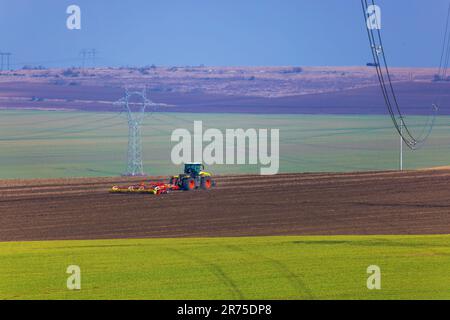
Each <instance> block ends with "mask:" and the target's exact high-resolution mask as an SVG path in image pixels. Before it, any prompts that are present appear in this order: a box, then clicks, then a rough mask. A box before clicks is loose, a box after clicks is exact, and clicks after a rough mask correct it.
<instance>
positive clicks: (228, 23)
mask: <svg viewBox="0 0 450 320" xmlns="http://www.w3.org/2000/svg"><path fill="white" fill-rule="evenodd" d="M449 2H450V0H432V1H426V0H379V1H377V3H378V4H379V5H380V6H381V8H382V23H383V34H384V39H385V47H386V52H387V53H388V56H389V61H390V64H391V65H393V66H394V65H395V66H430V67H433V66H436V65H437V64H438V63H439V58H440V50H441V45H442V38H443V31H444V30H443V29H444V23H445V18H446V12H447V9H448V5H449ZM70 4H76V5H79V6H80V7H81V11H82V29H81V30H68V29H67V28H66V19H67V16H68V15H67V14H66V8H67V6H68V5H70ZM366 37H367V35H366V33H365V30H364V24H363V17H362V13H361V6H360V1H359V0H128V1H119V0H109V1H108V0H71V1H66V0H38V1H36V0H0V50H3V51H10V52H12V53H13V54H14V57H13V63H14V64H15V65H17V66H19V65H21V64H23V63H26V62H30V63H34V64H36V63H41V64H43V65H46V66H70V65H78V64H79V60H77V59H79V52H80V50H81V49H82V48H96V49H97V50H98V52H99V54H98V55H99V60H98V62H99V64H102V65H112V66H120V65H133V66H138V65H150V64H156V65H164V66H169V65H200V64H205V65H210V66H212V65H217V66H223V65H233V66H236V65H239V66H241V65H242V66H244V65H249V66H255V65H264V66H270V65H274V66H279V65H299V66H324V65H333V66H352V65H364V64H365V63H366V62H368V61H370V51H369V49H368V41H367V38H366Z"/></svg>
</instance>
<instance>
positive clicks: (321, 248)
mask: <svg viewBox="0 0 450 320" xmlns="http://www.w3.org/2000/svg"><path fill="white" fill-rule="evenodd" d="M449 243H450V236H352V237H350V236H340V237H256V238H206V239H146V240H96V241H50V242H21V243H19V242H17V243H0V261H1V262H0V298H1V299H450V273H449V270H450V246H449ZM69 265H78V266H79V267H80V268H81V290H79V291H69V290H68V289H67V288H66V280H67V277H68V276H69V275H68V274H66V268H67V267H68V266H69ZM369 265H378V266H379V267H380V268H381V287H382V288H381V290H368V289H367V287H366V281H367V277H368V276H369V275H368V274H367V273H366V270H367V267H368V266H369Z"/></svg>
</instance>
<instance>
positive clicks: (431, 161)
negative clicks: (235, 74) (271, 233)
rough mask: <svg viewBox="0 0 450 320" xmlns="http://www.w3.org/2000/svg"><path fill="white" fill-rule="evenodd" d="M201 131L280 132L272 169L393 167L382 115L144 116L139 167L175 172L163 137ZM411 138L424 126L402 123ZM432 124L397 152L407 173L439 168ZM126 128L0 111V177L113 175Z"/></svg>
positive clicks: (93, 118) (441, 132)
mask: <svg viewBox="0 0 450 320" xmlns="http://www.w3.org/2000/svg"><path fill="white" fill-rule="evenodd" d="M194 120H202V121H203V127H204V129H206V128H218V129H220V130H222V131H224V130H225V129H226V128H230V129H235V128H243V129H248V128H255V129H258V128H278V129H280V172H282V173H288V172H348V171H368V170H392V169H397V168H398V147H399V141H398V138H397V136H396V134H395V132H394V129H393V127H392V124H391V122H390V119H389V118H388V116H374V115H372V116H356V115H355V116H352V115H348V116H344V115H343V116H331V115H249V114H201V113H198V114H180V113H153V114H149V115H148V116H147V118H146V120H145V123H144V126H143V144H144V165H145V169H146V172H147V173H148V174H151V175H168V174H171V173H173V172H177V171H178V170H179V168H177V167H175V166H174V165H172V163H171V161H170V152H171V148H172V146H173V145H174V144H175V143H171V142H170V137H171V133H172V131H173V130H174V129H176V128H186V129H188V130H190V131H191V132H192V131H193V121H194ZM407 120H408V121H409V123H411V124H412V125H413V126H414V125H415V128H414V130H415V131H416V132H417V133H420V132H421V131H422V130H423V126H422V125H423V124H425V122H426V121H427V119H426V118H424V117H410V118H408V119H407ZM449 120H450V117H447V116H441V117H439V118H438V119H437V122H436V126H435V131H434V132H433V135H432V137H431V139H430V141H429V142H428V144H427V145H426V146H425V147H424V148H423V149H420V150H418V151H415V152H414V153H412V152H410V151H405V160H404V161H405V166H406V168H409V169H416V168H423V167H434V166H446V165H448V164H449V163H448V159H449V157H450V148H448V147H447V146H448V145H449V144H450V142H449V138H450V135H449V133H448V128H449V126H448V123H449ZM127 134H128V128H127V125H126V118H125V116H124V115H123V114H122V115H119V114H118V113H93V112H90V113H83V112H63V111H36V110H33V111H31V110H29V111H25V110H21V111H18V110H17V111H15V110H2V111H0V155H1V156H0V179H9V178H22V179H26V178H56V177H97V176H118V175H120V174H121V173H123V172H124V170H125V161H126V148H127V139H128V137H127ZM210 169H211V171H213V172H215V173H216V174H221V173H258V170H259V168H258V167H257V166H252V165H245V166H242V165H215V166H211V167H210Z"/></svg>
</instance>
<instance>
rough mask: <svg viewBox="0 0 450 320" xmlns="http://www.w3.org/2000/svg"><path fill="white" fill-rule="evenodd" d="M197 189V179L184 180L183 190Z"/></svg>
mask: <svg viewBox="0 0 450 320" xmlns="http://www.w3.org/2000/svg"><path fill="white" fill-rule="evenodd" d="M194 189H195V180H194V179H192V178H189V179H184V180H183V190H186V191H191V190H194Z"/></svg>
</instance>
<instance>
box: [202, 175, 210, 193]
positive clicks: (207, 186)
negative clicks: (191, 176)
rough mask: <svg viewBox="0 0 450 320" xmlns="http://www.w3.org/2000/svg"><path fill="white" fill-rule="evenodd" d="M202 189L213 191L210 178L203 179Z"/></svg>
mask: <svg viewBox="0 0 450 320" xmlns="http://www.w3.org/2000/svg"><path fill="white" fill-rule="evenodd" d="M200 187H201V188H202V189H205V190H208V189H211V187H212V181H211V178H210V177H203V178H202V180H201V182H200Z"/></svg>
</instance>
